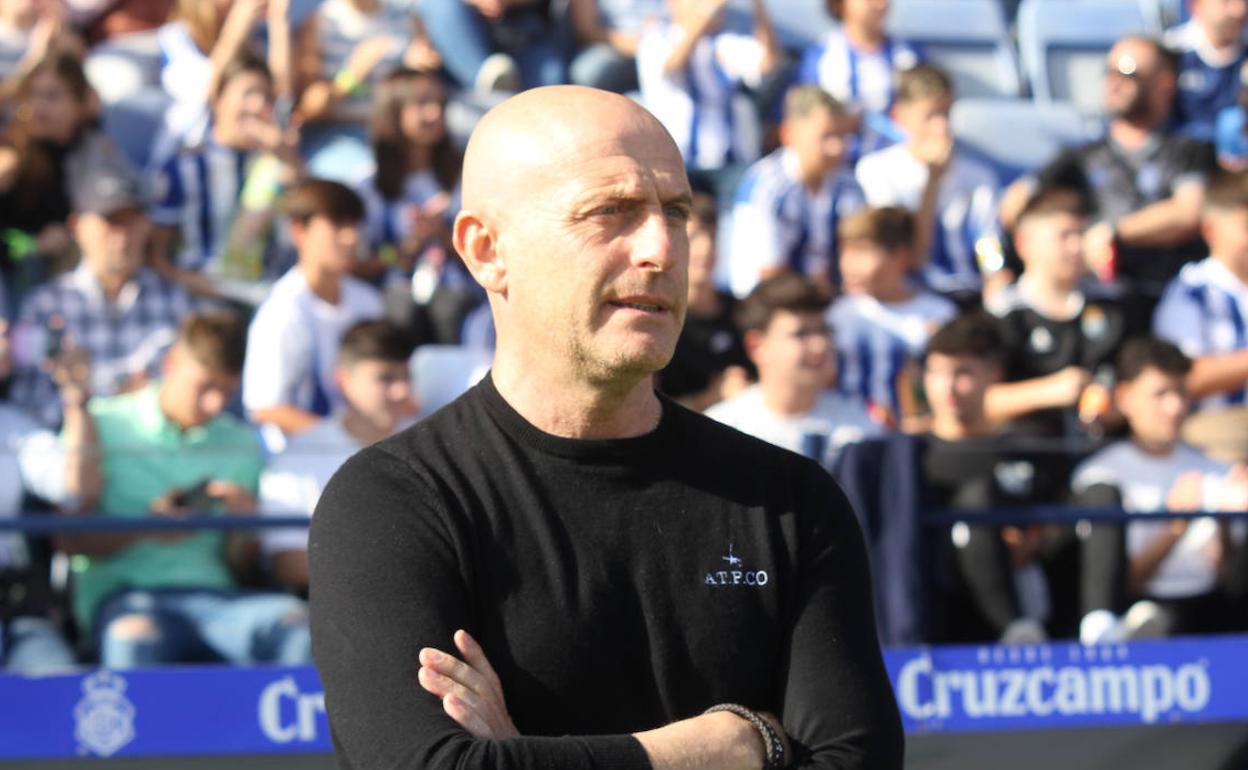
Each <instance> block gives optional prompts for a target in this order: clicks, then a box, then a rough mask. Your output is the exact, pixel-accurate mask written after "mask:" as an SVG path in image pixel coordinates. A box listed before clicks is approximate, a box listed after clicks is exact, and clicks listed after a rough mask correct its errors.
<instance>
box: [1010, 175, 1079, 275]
mask: <svg viewBox="0 0 1248 770" xmlns="http://www.w3.org/2000/svg"><path fill="white" fill-rule="evenodd" d="M1086 215H1087V204H1086V201H1084V199H1083V196H1081V195H1079V193H1077V192H1074V191H1073V190H1067V189H1063V188H1050V189H1044V190H1041V191H1039V192H1038V193H1036V194H1035V195H1034V196H1032V198H1031V200H1029V201H1028V202H1027V205H1026V206H1024V207H1023V210H1022V212H1021V213H1020V214H1019V215H1018V221H1017V222H1016V223H1015V225H1014V247H1015V248H1016V249H1017V250H1018V256H1019V258H1020V259H1021V260H1022V261H1023V269H1024V271H1025V272H1026V273H1028V274H1029V275H1030V276H1031V277H1032V278H1034V279H1037V280H1041V281H1044V282H1046V283H1047V282H1052V283H1055V284H1058V285H1061V286H1066V287H1068V288H1074V286H1075V285H1076V284H1078V282H1079V279H1080V277H1082V276H1083V272H1084V262H1083V232H1084V230H1085V229H1086V228H1087V219H1086Z"/></svg>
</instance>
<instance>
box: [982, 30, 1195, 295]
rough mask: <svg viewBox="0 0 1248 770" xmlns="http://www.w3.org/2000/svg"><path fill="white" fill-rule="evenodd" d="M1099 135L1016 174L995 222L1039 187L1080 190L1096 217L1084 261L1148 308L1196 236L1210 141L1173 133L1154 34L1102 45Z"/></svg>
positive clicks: (1013, 213) (1165, 70) (1164, 67)
mask: <svg viewBox="0 0 1248 770" xmlns="http://www.w3.org/2000/svg"><path fill="white" fill-rule="evenodd" d="M1107 66H1108V71H1107V73H1106V76H1105V106H1106V109H1107V111H1108V112H1109V114H1110V121H1109V128H1108V131H1107V134H1106V136H1105V138H1104V139H1101V140H1099V141H1097V142H1093V143H1091V144H1087V145H1084V146H1082V147H1078V148H1075V149H1072V150H1068V151H1066V152H1064V153H1062V154H1061V155H1059V156H1058V158H1057V159H1056V160H1054V161H1053V162H1052V163H1050V164H1049V165H1048V166H1047V167H1045V168H1044V169H1042V170H1041V171H1040V172H1038V173H1037V174H1036V175H1034V176H1031V177H1024V178H1023V179H1020V180H1018V181H1017V182H1015V183H1014V184H1013V185H1011V186H1010V188H1009V189H1008V190H1007V191H1006V193H1005V195H1004V196H1003V198H1002V203H1001V212H1002V221H1003V222H1004V223H1005V224H1006V226H1007V227H1012V226H1013V225H1014V220H1015V219H1016V218H1017V214H1018V212H1019V211H1021V210H1022V208H1023V206H1025V205H1026V201H1027V200H1028V199H1029V198H1030V197H1031V195H1033V194H1034V193H1035V191H1036V190H1037V189H1040V188H1047V187H1052V186H1063V187H1070V188H1073V189H1076V190H1079V191H1080V192H1081V193H1082V194H1083V195H1084V196H1085V198H1086V199H1087V201H1088V203H1089V205H1090V206H1091V208H1092V210H1093V211H1094V216H1095V217H1096V223H1095V224H1094V225H1092V226H1091V227H1089V228H1088V229H1087V232H1086V233H1085V235H1084V258H1085V260H1086V261H1087V263H1088V265H1089V266H1090V267H1091V268H1092V269H1093V271H1095V272H1096V273H1097V274H1098V275H1099V276H1101V277H1102V278H1104V279H1111V278H1112V279H1114V280H1117V281H1120V282H1123V283H1125V284H1126V285H1127V286H1128V287H1130V289H1131V290H1132V293H1133V294H1136V295H1138V296H1139V297H1140V299H1141V300H1143V302H1144V304H1146V305H1147V308H1146V309H1148V308H1151V307H1152V305H1153V304H1155V303H1156V301H1157V298H1158V297H1159V296H1160V294H1161V291H1162V289H1163V288H1164V286H1165V284H1166V282H1167V281H1169V280H1170V279H1171V278H1173V277H1174V276H1175V274H1177V273H1178V271H1179V268H1180V267H1181V266H1182V265H1183V263H1184V262H1186V261H1188V260H1189V259H1192V258H1195V257H1197V256H1199V250H1200V246H1199V241H1198V239H1197V236H1198V234H1199V233H1198V230H1199V224H1200V208H1201V201H1202V199H1203V198H1204V190H1205V178H1206V176H1207V175H1208V174H1209V173H1210V172H1211V171H1212V170H1213V168H1214V158H1213V154H1212V151H1211V148H1210V147H1209V146H1208V145H1206V144H1204V143H1202V142H1197V141H1194V140H1192V139H1188V138H1185V137H1181V136H1178V135H1177V134H1174V133H1171V132H1170V131H1169V130H1168V129H1167V126H1168V125H1169V123H1170V119H1171V117H1172V106H1173V102H1174V92H1175V78H1176V73H1175V70H1174V61H1173V59H1172V58H1171V57H1170V56H1169V54H1167V52H1166V51H1165V49H1163V48H1162V47H1161V46H1160V45H1159V44H1158V43H1156V42H1155V41H1152V40H1149V39H1147V38H1137V37H1129V38H1125V39H1123V40H1120V41H1119V42H1118V43H1116V44H1115V45H1114V47H1113V49H1111V50H1110V52H1109V59H1108V65H1107Z"/></svg>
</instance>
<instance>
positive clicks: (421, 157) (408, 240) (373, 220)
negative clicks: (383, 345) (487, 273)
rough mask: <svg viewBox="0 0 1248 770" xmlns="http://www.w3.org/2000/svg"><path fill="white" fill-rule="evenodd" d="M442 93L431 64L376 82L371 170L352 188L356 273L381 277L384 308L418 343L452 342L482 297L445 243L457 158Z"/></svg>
mask: <svg viewBox="0 0 1248 770" xmlns="http://www.w3.org/2000/svg"><path fill="white" fill-rule="evenodd" d="M446 98H447V95H446V86H445V84H444V83H443V82H442V79H441V78H440V77H439V76H438V75H437V74H436V73H435V72H433V71H432V70H414V69H401V70H397V71H395V72H393V73H391V74H390V75H387V76H386V77H385V78H384V79H383V80H382V81H381V83H380V85H379V87H378V89H377V94H376V100H375V102H374V107H373V122H372V129H371V134H372V143H373V158H374V160H375V168H376V170H375V171H374V172H373V174H372V175H371V176H370V177H369V178H368V179H366V180H365V181H364V182H363V183H362V184H361V185H360V186H359V188H358V191H359V193H360V196H361V197H362V198H363V199H364V204H365V209H366V211H367V214H368V245H369V251H370V252H371V253H372V255H373V256H372V257H371V258H370V259H369V260H367V261H365V262H363V263H362V264H361V265H360V267H359V268H358V269H357V270H356V271H355V272H356V274H357V275H361V276H364V277H369V278H382V280H383V282H385V284H386V299H387V307H388V313H387V314H388V315H389V316H390V317H392V318H394V319H396V320H398V319H402V323H403V325H404V326H410V327H411V328H412V329H413V330H414V331H415V336H416V339H417V342H418V343H423V342H438V343H442V344H452V345H453V344H458V343H459V341H460V328H461V327H462V325H463V321H464V318H465V317H466V316H467V314H468V313H469V312H470V311H471V309H472V308H473V307H475V306H476V305H478V304H479V303H480V302H481V299H482V297H481V292H480V291H478V290H477V288H476V283H475V282H473V281H472V280H471V278H469V277H468V275H467V272H466V271H465V270H464V269H463V266H462V263H460V261H459V259H458V257H457V256H456V255H455V252H454V249H453V248H452V246H451V240H450V238H451V224H452V223H453V222H454V221H455V214H456V213H457V212H458V211H459V170H460V165H461V158H460V154H459V151H458V150H457V149H456V148H455V146H454V144H453V143H452V140H451V137H450V135H449V134H448V133H447V130H446Z"/></svg>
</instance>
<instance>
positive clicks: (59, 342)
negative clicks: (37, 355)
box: [43, 323, 65, 361]
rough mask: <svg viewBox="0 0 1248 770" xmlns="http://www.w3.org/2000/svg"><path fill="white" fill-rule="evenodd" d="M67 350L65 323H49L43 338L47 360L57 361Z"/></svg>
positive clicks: (44, 353) (44, 354)
mask: <svg viewBox="0 0 1248 770" xmlns="http://www.w3.org/2000/svg"><path fill="white" fill-rule="evenodd" d="M63 352H65V325H64V324H57V323H49V324H48V329H47V333H46V334H45V336H44V338H43V357H44V360H46V361H55V360H57V359H58V358H60V357H61V353H63Z"/></svg>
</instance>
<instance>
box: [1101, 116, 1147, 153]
mask: <svg viewBox="0 0 1248 770" xmlns="http://www.w3.org/2000/svg"><path fill="white" fill-rule="evenodd" d="M1155 130H1156V125H1155V124H1154V123H1153V122H1151V121H1148V122H1145V121H1133V120H1126V119H1125V118H1116V119H1114V120H1111V121H1110V122H1109V137H1110V138H1111V139H1113V140H1114V143H1115V144H1117V145H1118V146H1119V147H1121V148H1123V149H1124V150H1128V151H1130V152H1135V151H1136V150H1139V149H1140V148H1142V147H1144V145H1146V144H1148V140H1149V139H1150V138H1151V137H1152V135H1153V132H1154V131H1155Z"/></svg>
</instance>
